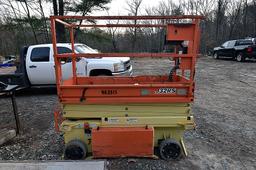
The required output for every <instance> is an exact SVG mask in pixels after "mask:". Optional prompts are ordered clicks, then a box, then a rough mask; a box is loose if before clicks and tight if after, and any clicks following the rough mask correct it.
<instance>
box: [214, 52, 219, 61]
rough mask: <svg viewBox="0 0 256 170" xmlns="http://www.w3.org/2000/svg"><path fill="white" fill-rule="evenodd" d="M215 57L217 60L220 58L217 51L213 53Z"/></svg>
mask: <svg viewBox="0 0 256 170" xmlns="http://www.w3.org/2000/svg"><path fill="white" fill-rule="evenodd" d="M213 58H214V59H215V60H217V59H219V58H220V57H219V55H218V53H217V52H215V53H214V54H213Z"/></svg>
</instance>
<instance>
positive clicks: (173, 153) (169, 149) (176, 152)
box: [159, 139, 182, 160]
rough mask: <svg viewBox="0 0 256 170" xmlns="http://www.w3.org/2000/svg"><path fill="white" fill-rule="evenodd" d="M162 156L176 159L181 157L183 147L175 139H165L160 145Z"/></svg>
mask: <svg viewBox="0 0 256 170" xmlns="http://www.w3.org/2000/svg"><path fill="white" fill-rule="evenodd" d="M159 153H160V157H161V158H162V159H164V160H176V159H178V158H180V157H181V153H182V150H181V147H180V145H179V143H177V142H176V141H175V140H173V139H165V140H163V141H162V142H161V144H160V146H159Z"/></svg>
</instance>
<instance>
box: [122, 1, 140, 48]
mask: <svg viewBox="0 0 256 170" xmlns="http://www.w3.org/2000/svg"><path fill="white" fill-rule="evenodd" d="M126 3H127V5H128V8H127V9H126V10H127V11H128V15H132V16H138V14H139V10H140V6H141V3H142V0H131V1H126ZM137 23H138V20H134V21H133V24H134V25H137ZM130 30H132V34H133V35H132V51H134V50H135V46H136V40H137V30H138V28H137V27H134V28H130Z"/></svg>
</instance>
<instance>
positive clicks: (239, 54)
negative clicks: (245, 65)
mask: <svg viewBox="0 0 256 170" xmlns="http://www.w3.org/2000/svg"><path fill="white" fill-rule="evenodd" d="M244 60H245V58H244V56H243V53H238V54H237V56H236V61H238V62H243V61H244Z"/></svg>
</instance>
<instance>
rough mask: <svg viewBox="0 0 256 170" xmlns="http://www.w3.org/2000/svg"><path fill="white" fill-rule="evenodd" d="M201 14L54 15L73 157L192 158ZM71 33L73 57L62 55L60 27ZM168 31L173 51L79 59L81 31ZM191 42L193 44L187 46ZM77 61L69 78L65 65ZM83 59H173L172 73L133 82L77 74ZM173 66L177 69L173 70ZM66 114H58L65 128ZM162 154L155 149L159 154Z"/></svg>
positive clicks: (61, 89)
mask: <svg viewBox="0 0 256 170" xmlns="http://www.w3.org/2000/svg"><path fill="white" fill-rule="evenodd" d="M201 19H202V16H83V17H82V16H52V17H51V31H52V43H53V49H54V58H55V66H56V67H55V70H56V81H57V90H58V96H59V101H60V103H61V105H62V107H61V111H58V112H56V113H60V114H61V117H62V121H61V123H59V124H60V125H59V126H58V127H59V128H60V130H61V131H62V132H63V133H64V140H65V151H64V155H65V158H66V159H84V158H85V157H86V156H87V155H90V154H92V156H93V157H94V158H104V157H152V156H153V155H154V151H156V152H158V154H159V155H160V156H161V158H163V159H166V160H169V159H177V158H179V157H180V156H181V155H187V152H186V149H185V146H184V142H183V133H184V131H185V130H186V129H192V128H194V121H193V116H192V113H191V111H190V103H191V102H193V100H194V75H195V63H196V57H197V55H198V54H197V53H198V46H199V41H200V29H199V22H200V20H201ZM81 20H118V21H120V20H121V21H125V20H129V21H134V20H162V21H163V20H165V21H166V22H165V23H167V24H136V25H135V24H106V25H105V24H101V25H100V24H82V25H79V24H78V22H77V21H81ZM57 22H58V23H59V24H63V25H65V27H66V28H67V29H68V30H69V33H70V42H71V46H72V53H66V54H58V53H57V44H56V43H57V40H56V23H57ZM78 25H79V26H80V27H86V28H87V27H163V28H166V42H167V44H168V45H170V46H174V52H171V53H98V54H94V53H90V54H89V53H86V54H80V53H79V54H78V53H75V47H74V29H75V28H77V27H78ZM184 44H186V45H184ZM67 57H72V67H73V68H72V69H73V76H72V78H70V79H68V80H62V75H61V73H62V71H61V59H63V58H67ZM77 57H87V58H93V57H149V58H148V59H150V58H153V57H162V58H166V57H168V58H172V59H173V60H174V63H175V66H174V67H173V68H172V69H171V71H170V74H169V75H161V76H155V75H150V76H148V75H147V76H146V75H145V76H130V77H113V76H109V77H107V76H106V77H87V76H83V77H81V76H77V74H76V58H77ZM170 67H171V66H170ZM60 114H55V123H56V124H58V120H59V119H58V117H59V116H60ZM155 148H156V149H155Z"/></svg>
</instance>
